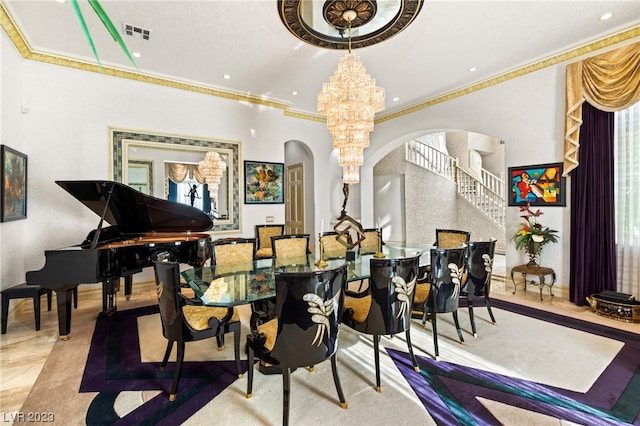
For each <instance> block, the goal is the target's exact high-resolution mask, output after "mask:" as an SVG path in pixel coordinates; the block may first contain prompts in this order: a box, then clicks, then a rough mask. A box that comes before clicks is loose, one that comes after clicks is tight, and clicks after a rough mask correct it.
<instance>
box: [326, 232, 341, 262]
mask: <svg viewBox="0 0 640 426" xmlns="http://www.w3.org/2000/svg"><path fill="white" fill-rule="evenodd" d="M337 236H338V233H337V232H335V231H331V232H323V233H322V234H321V235H320V250H321V251H320V253H322V258H323V259H325V260H326V259H340V258H346V257H347V246H345V245H344V244H342V243H341V242H340V241H339V240H338V239H337V238H336V237H337Z"/></svg>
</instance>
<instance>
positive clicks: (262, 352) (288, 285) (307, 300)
mask: <svg viewBox="0 0 640 426" xmlns="http://www.w3.org/2000/svg"><path fill="white" fill-rule="evenodd" d="M346 282H347V263H344V264H343V265H342V266H340V267H338V268H335V269H325V270H318V271H306V272H277V271H276V272H275V285H276V304H275V309H274V310H273V312H270V313H268V312H259V311H254V312H253V313H252V315H251V324H250V329H251V333H250V334H249V335H248V336H247V357H248V362H249V374H248V381H247V398H251V395H252V390H253V369H254V365H253V364H254V356H256V357H258V358H259V359H260V360H261V361H264V362H266V363H269V364H270V365H272V366H275V367H277V368H279V369H280V371H281V373H282V404H283V407H282V409H283V417H282V423H283V424H284V425H287V424H289V394H290V387H291V382H290V374H291V371H292V370H293V369H296V368H298V367H309V366H314V365H316V364H319V363H320V362H322V361H325V360H327V359H330V360H331V370H332V372H333V380H334V384H335V386H336V390H337V392H338V398H339V400H340V405H341V406H342V408H347V403H346V400H345V398H344V393H343V392H342V387H341V384H340V377H339V376H338V364H337V353H338V335H339V333H338V331H339V329H338V325H339V324H340V320H341V318H342V311H343V306H344V289H345V287H346Z"/></svg>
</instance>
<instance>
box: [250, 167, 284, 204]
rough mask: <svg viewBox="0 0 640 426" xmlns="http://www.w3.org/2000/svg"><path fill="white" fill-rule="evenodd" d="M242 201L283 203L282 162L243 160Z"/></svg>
mask: <svg viewBox="0 0 640 426" xmlns="http://www.w3.org/2000/svg"><path fill="white" fill-rule="evenodd" d="M244 187H245V188H244V203H245V204H284V164H282V163H265V162H259V161H245V162H244Z"/></svg>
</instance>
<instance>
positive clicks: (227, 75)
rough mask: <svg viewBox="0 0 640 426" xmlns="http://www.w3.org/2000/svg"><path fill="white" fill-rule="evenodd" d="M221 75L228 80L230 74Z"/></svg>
mask: <svg viewBox="0 0 640 426" xmlns="http://www.w3.org/2000/svg"><path fill="white" fill-rule="evenodd" d="M223 77H224V79H225V80H229V79H230V78H231V76H230V75H229V74H225V75H224V76H223Z"/></svg>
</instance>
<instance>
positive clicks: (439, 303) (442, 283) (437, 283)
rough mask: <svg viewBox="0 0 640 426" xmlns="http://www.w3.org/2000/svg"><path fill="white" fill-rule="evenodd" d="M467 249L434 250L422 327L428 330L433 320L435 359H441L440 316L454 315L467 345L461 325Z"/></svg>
mask: <svg viewBox="0 0 640 426" xmlns="http://www.w3.org/2000/svg"><path fill="white" fill-rule="evenodd" d="M466 250H467V249H466V247H462V248H452V249H440V248H433V249H431V274H430V282H429V284H430V290H429V296H428V297H427V300H426V301H425V302H424V304H423V305H422V308H421V310H422V312H423V316H422V325H423V326H425V324H426V322H427V317H430V319H431V328H432V332H433V346H434V349H435V358H436V359H438V356H439V355H440V352H439V350H438V326H437V317H438V315H437V314H442V313H449V312H450V313H451V314H452V315H453V322H454V324H455V327H456V331H457V332H458V338H459V339H460V343H461V344H464V338H463V337H462V331H461V330H460V322H459V321H458V306H459V298H460V286H461V283H462V281H463V279H464V278H463V275H464V270H465V256H466Z"/></svg>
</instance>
